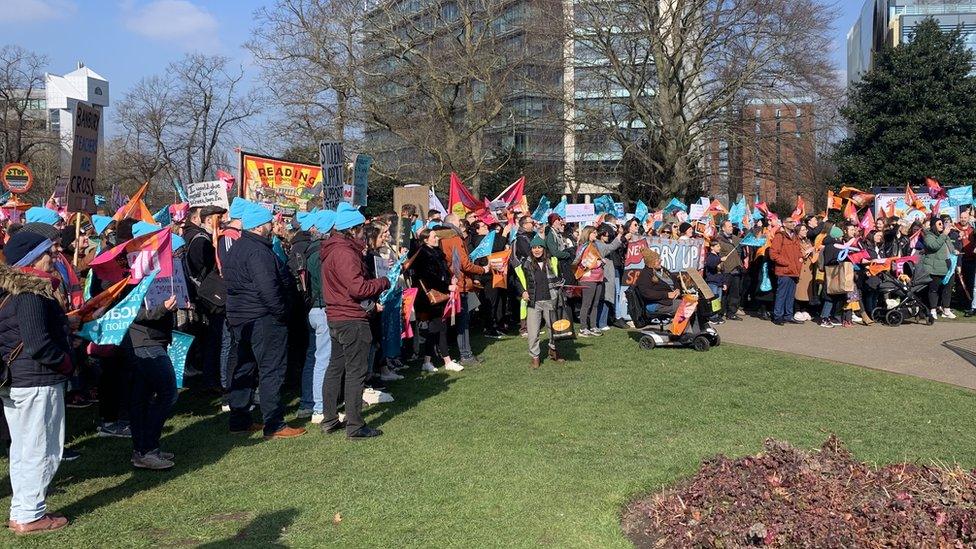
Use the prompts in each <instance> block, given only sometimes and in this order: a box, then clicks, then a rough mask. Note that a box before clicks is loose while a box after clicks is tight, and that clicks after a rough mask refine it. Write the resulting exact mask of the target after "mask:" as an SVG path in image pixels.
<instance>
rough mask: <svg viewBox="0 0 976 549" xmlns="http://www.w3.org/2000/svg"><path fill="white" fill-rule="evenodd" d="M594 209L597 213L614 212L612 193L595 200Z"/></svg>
mask: <svg viewBox="0 0 976 549" xmlns="http://www.w3.org/2000/svg"><path fill="white" fill-rule="evenodd" d="M593 211H594V212H595V213H596V215H600V214H604V213H614V211H615V210H614V205H613V198H610V195H606V194H605V195H603V196H600V197H598V198H597V199H596V200H594V201H593Z"/></svg>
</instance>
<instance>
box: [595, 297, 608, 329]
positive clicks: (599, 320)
mask: <svg viewBox="0 0 976 549" xmlns="http://www.w3.org/2000/svg"><path fill="white" fill-rule="evenodd" d="M609 319H610V305H609V304H608V303H607V302H606V301H603V300H602V299H601V300H600V303H599V304H597V313H596V327H597V328H606V327H607V322H608V321H609Z"/></svg>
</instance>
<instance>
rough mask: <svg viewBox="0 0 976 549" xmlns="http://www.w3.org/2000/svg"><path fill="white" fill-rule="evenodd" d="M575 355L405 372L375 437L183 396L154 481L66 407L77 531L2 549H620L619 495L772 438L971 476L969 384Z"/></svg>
mask: <svg viewBox="0 0 976 549" xmlns="http://www.w3.org/2000/svg"><path fill="white" fill-rule="evenodd" d="M575 347H576V349H575V351H574V352H572V353H567V354H570V356H571V358H573V359H574V360H572V361H571V362H567V363H566V364H564V365H561V366H560V365H553V364H549V363H546V364H544V365H543V367H542V369H540V370H538V371H530V370H529V369H528V367H527V354H526V352H525V340H523V339H520V338H511V339H508V340H505V341H502V342H496V343H492V344H491V346H490V348H489V349H487V350H485V352H484V355H483V356H484V357H485V358H486V359H487V362H486V363H485V364H484V365H482V366H478V367H473V368H469V369H467V370H465V371H464V372H461V373H459V374H451V375H447V374H443V373H437V374H428V375H423V376H418V374H416V373H413V372H411V374H410V375H409V376H408V378H407V379H406V380H404V381H402V382H399V383H397V384H394V385H392V391H393V393H394V395H395V396H396V398H397V401H396V402H395V403H393V404H387V405H380V406H376V407H373V408H372V409H370V410H369V411H368V413H367V421H368V422H369V423H370V424H371V425H373V426H376V427H381V428H382V429H383V430H384V431H385V432H386V434H385V435H384V436H382V437H380V438H378V439H374V440H369V441H357V442H351V441H347V440H345V439H344V437H343V436H342V435H331V436H325V435H323V434H321V433H320V432H319V431H318V430H317V429H315V430H312V431H311V432H310V433H309V434H307V435H305V436H303V437H300V438H298V439H294V440H283V441H272V442H264V441H263V440H262V439H261V437H260V436H259V435H255V436H252V437H244V436H240V435H231V434H229V433H228V432H227V427H226V415H225V414H220V415H214V413H213V411H214V410H215V409H216V402H214V403H211V402H209V401H204V400H203V399H200V398H195V397H194V396H193V395H192V394H187V393H184V394H183V395H181V397H180V402H179V403H178V405H177V411H176V416H175V417H174V418H172V419H171V420H170V422H169V424H168V431H167V434H166V435H165V437H164V439H163V444H164V447H165V448H167V449H168V450H170V451H173V452H175V453H176V454H177V459H176V461H177V467H176V468H175V469H173V470H172V471H169V472H162V473H154V472H145V471H139V472H134V471H133V470H132V469H131V468H130V466H129V464H128V457H129V453H130V451H131V446H130V445H129V441H127V440H119V439H98V438H95V437H94V436H93V434H92V428H93V426H94V415H95V412H94V410H93V408H90V409H87V410H82V411H75V410H72V411H69V414H70V416H71V421H70V423H71V425H72V427H71V428H69V438H71V437H72V436H74V444H75V447H76V448H78V449H79V450H80V451H81V452H82V453H83V454H84V457H83V458H82V459H81V460H79V461H76V462H73V463H66V464H63V465H62V467H61V469H60V471H59V473H58V476H57V478H56V480H55V485H54V490H53V492H54V493H53V494H52V495H51V497H50V499H49V504H50V507H51V509H52V510H54V511H59V512H63V513H65V514H67V515H68V516H69V517H70V518H72V519H73V521H74V522H73V524H72V526H70V527H69V528H68V529H66V530H64V531H62V532H58V533H52V534H44V535H41V536H40V537H33V538H24V539H21V540H15V538H14V536H13V535H12V534H9V533H7V532H3V533H0V545H5V546H10V545H11V544H13V543H17V544H19V545H20V546H25V547H33V546H47V547H145V546H169V547H183V546H195V545H201V546H204V547H223V546H227V547H231V546H233V547H268V546H276V545H277V546H296V547H325V546H329V547H335V546H347V547H403V546H416V547H442V546H455V547H494V546H538V545H549V546H554V547H625V546H627V545H628V542H627V540H626V538H624V536H623V534H622V533H621V530H620V527H619V517H620V511H621V508H622V507H623V506H624V505H625V504H626V502H627V501H629V500H630V499H631V498H633V497H635V496H638V495H640V494H642V493H645V492H648V491H652V490H656V489H658V488H659V487H661V486H664V485H668V484H670V483H673V482H675V481H676V480H678V479H680V478H681V477H683V476H687V475H689V474H691V473H693V472H694V471H695V470H696V468H697V466H698V464H699V462H700V461H701V460H702V459H703V458H706V457H709V456H712V455H714V454H716V453H720V452H722V453H726V454H730V455H742V454H749V453H755V452H757V451H758V450H759V449H760V447H761V444H762V441H763V439H765V438H766V437H775V438H779V439H783V440H787V441H789V442H791V443H794V444H796V445H799V446H801V447H813V446H819V444H820V443H821V442H823V440H824V439H826V437H827V435H828V434H829V433H831V432H835V433H837V434H838V435H839V436H840V438H841V440H843V441H844V442H845V443H846V444H847V445H848V446H849V447H850V448H851V449H852V450H853V452H854V453H855V455H856V456H857V457H858V458H860V459H863V460H867V461H872V462H892V461H899V460H919V461H922V462H926V463H928V462H931V461H934V460H937V461H947V462H954V461H955V462H959V463H961V464H962V465H963V466H965V467H973V466H976V426H974V424H973V420H972V414H973V410H974V408H976V395H974V394H973V393H972V392H969V391H966V390H962V389H956V388H953V387H949V386H945V385H941V384H937V383H933V382H927V381H921V380H917V379H913V378H907V377H899V376H895V375H890V374H885V373H879V372H875V371H870V370H865V369H859V368H855V367H849V366H842V365H837V364H830V363H826V362H823V361H817V360H810V359H805V358H798V357H793V356H790V355H784V354H779V353H772V352H765V351H758V350H752V349H747V348H742V347H735V346H727V345H723V346H721V347H719V348H716V349H713V350H712V351H711V352H709V353H705V354H699V353H695V352H693V351H688V350H672V349H658V350H655V351H652V352H641V351H639V350H638V349H637V345H636V344H635V343H634V341H632V340H631V339H630V337H628V335H627V334H626V333H623V332H621V331H619V330H615V331H614V332H613V333H612V334H611V335H608V336H606V337H603V338H600V339H586V340H582V341H581V342H578V343H577V344H576V345H575ZM567 350H568V349H567ZM290 410H291V411H292V412H294V406H292V407H291V408H290ZM83 430H87V432H86V433H85V434H84V435H81V436H79V432H81V431H83ZM0 468H2V469H0V470H2V471H4V472H6V470H7V462H6V460H3V461H2V462H0ZM0 486H3V488H2V489H0V490H2V492H0V493H2V495H3V496H4V499H2V500H0V506H2V507H3V509H4V510H5V509H6V506H7V505H8V504H9V487H8V486H9V485H8V484H7V482H6V481H4V482H3V483H2V484H0ZM337 514H339V515H341V521H335V520H334V519H335V517H336V515H337Z"/></svg>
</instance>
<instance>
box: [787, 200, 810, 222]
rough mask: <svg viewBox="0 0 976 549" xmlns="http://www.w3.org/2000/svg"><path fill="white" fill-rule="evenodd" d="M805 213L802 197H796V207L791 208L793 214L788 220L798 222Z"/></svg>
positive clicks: (805, 208)
mask: <svg viewBox="0 0 976 549" xmlns="http://www.w3.org/2000/svg"><path fill="white" fill-rule="evenodd" d="M806 213H807V206H806V204H804V203H803V197H802V196H800V195H796V207H795V208H793V213H792V214H791V215H790V219H795V220H797V221H799V220H800V219H802V218H803V216H804V215H806Z"/></svg>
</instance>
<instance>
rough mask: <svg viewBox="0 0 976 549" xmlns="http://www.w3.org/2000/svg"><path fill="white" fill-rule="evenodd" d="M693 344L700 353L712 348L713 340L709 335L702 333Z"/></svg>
mask: <svg viewBox="0 0 976 549" xmlns="http://www.w3.org/2000/svg"><path fill="white" fill-rule="evenodd" d="M691 346H692V347H693V348H694V349H695V350H696V351H698V352H699V353H704V352H706V351H708V350H709V349H711V348H712V342H711V341H709V340H708V336H704V335H700V336H696V337H695V339H693V340H692V341H691Z"/></svg>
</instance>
